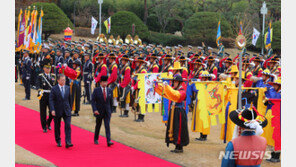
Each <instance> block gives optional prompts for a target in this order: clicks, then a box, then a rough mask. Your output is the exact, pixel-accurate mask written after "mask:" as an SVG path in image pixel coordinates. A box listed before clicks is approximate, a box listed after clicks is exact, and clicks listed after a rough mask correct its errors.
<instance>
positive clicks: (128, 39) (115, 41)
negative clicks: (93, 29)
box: [97, 34, 142, 45]
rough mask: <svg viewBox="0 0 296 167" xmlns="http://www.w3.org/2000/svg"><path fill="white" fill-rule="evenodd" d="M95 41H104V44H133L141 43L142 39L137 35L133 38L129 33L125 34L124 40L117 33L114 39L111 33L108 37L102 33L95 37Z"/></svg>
mask: <svg viewBox="0 0 296 167" xmlns="http://www.w3.org/2000/svg"><path fill="white" fill-rule="evenodd" d="M97 41H99V42H100V43H105V44H107V43H108V44H111V45H118V44H123V43H126V44H134V45H142V40H141V39H140V38H139V36H138V35H136V36H135V37H134V38H132V36H131V35H129V34H128V35H127V36H126V38H125V39H124V41H123V40H122V39H121V38H120V36H119V35H118V36H117V38H116V39H115V38H114V37H113V35H110V37H109V39H107V37H106V36H105V35H104V34H100V35H99V36H98V37H97Z"/></svg>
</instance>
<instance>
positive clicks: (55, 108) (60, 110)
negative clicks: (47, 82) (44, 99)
mask: <svg viewBox="0 0 296 167" xmlns="http://www.w3.org/2000/svg"><path fill="white" fill-rule="evenodd" d="M57 81H58V84H57V85H55V86H53V87H52V89H51V92H50V95H49V107H50V112H51V114H52V116H54V136H55V140H56V142H57V146H58V147H61V146H62V144H61V137H60V134H61V119H62V118H63V120H64V122H65V136H66V148H68V147H72V146H73V144H72V143H71V105H70V104H71V96H70V87H69V86H67V85H65V83H66V77H65V75H64V74H59V75H58V77H57Z"/></svg>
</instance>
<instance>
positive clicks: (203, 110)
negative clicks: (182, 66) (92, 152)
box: [134, 73, 281, 151]
mask: <svg viewBox="0 0 296 167" xmlns="http://www.w3.org/2000/svg"><path fill="white" fill-rule="evenodd" d="M136 75H137V77H138V80H139V82H138V88H139V91H138V92H136V95H135V96H136V100H135V103H138V105H139V108H140V109H139V111H136V109H135V108H134V113H135V114H136V112H139V113H141V114H145V113H146V112H161V115H162V120H163V122H164V123H167V121H168V112H169V108H170V101H169V100H168V99H166V98H163V97H162V96H160V95H158V94H157V93H155V91H154V85H153V82H154V81H155V80H157V81H159V82H164V81H167V82H169V79H170V78H172V76H171V75H169V74H168V73H144V74H136ZM185 83H186V102H185V103H186V104H185V111H186V114H188V112H189V110H191V111H192V120H191V121H192V122H191V130H192V131H193V132H200V133H202V134H204V135H209V134H210V128H211V126H216V125H217V120H219V123H220V124H221V125H222V128H221V134H220V139H221V140H223V141H224V143H226V141H231V140H232V137H233V133H234V129H235V124H234V123H233V122H232V121H231V120H230V118H229V114H230V112H231V111H234V110H236V109H237V108H238V88H237V87H235V86H234V85H233V84H232V83H231V81H230V82H229V81H195V80H187V81H186V82H185ZM266 90H267V88H251V87H248V88H243V92H242V105H243V108H252V109H253V110H256V111H258V112H259V113H260V114H261V115H265V117H266V119H267V121H268V125H267V126H266V127H265V129H264V133H263V134H262V136H263V137H265V138H266V140H267V144H268V145H270V146H273V147H274V149H275V151H277V150H280V149H281V137H280V136H281V135H280V134H281V132H280V131H281V130H280V127H281V126H280V112H281V111H280V110H281V109H280V105H281V99H268V100H269V101H271V102H272V103H273V105H272V106H269V105H266V100H267V98H266V97H265V94H264V92H265V91H266ZM164 91H165V90H164ZM194 95H195V96H194ZM192 97H194V99H192ZM192 103H193V104H192Z"/></svg>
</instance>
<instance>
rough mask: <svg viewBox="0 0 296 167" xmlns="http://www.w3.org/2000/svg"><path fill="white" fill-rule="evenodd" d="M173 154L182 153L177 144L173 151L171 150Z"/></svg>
mask: <svg viewBox="0 0 296 167" xmlns="http://www.w3.org/2000/svg"><path fill="white" fill-rule="evenodd" d="M171 152H173V153H183V147H182V146H180V145H179V144H177V145H176V148H175V150H171Z"/></svg>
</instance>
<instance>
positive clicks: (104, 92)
mask: <svg viewBox="0 0 296 167" xmlns="http://www.w3.org/2000/svg"><path fill="white" fill-rule="evenodd" d="M105 89H106V88H103V95H104V100H105V101H106V91H105Z"/></svg>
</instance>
